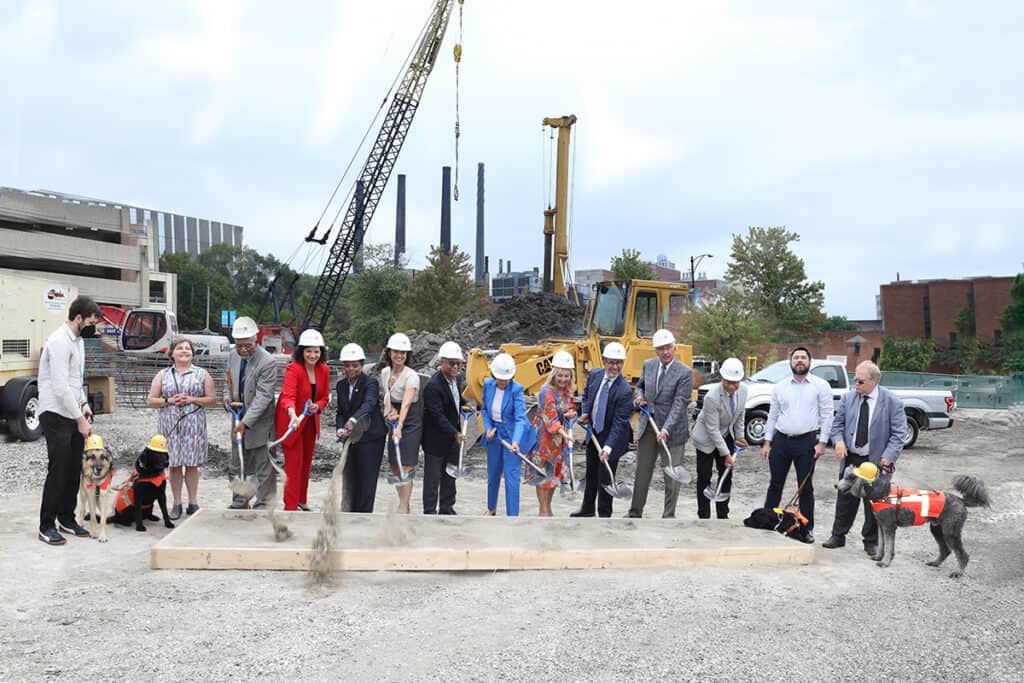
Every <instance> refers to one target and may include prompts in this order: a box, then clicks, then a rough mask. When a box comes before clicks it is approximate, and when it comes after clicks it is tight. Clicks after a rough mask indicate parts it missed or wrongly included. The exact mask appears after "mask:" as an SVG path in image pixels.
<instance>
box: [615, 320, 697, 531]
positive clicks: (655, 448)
mask: <svg viewBox="0 0 1024 683" xmlns="http://www.w3.org/2000/svg"><path fill="white" fill-rule="evenodd" d="M652 341H653V344H654V352H655V353H656V354H657V357H656V358H650V359H648V360H645V361H644V365H643V371H642V372H641V373H640V381H638V382H637V385H636V391H635V395H634V402H635V403H636V405H639V406H648V407H649V408H650V410H651V415H653V417H654V421H655V422H657V423H658V427H659V428H660V429H661V431H660V432H658V433H655V432H654V429H653V428H651V426H650V424H648V421H647V420H646V419H642V420H640V437H639V439H637V443H636V481H635V482H634V484H633V500H632V501H631V502H630V506H629V512H628V513H627V515H626V516H627V517H643V514H644V506H645V505H646V504H647V490H648V489H649V488H650V486H651V477H652V476H653V475H654V463H655V462H656V461H658V460H661V461H662V463H663V466H664V465H665V464H671V465H679V464H681V463H682V461H683V447H684V446H685V445H686V439H687V438H689V436H690V424H689V420H688V418H687V415H686V407H687V406H688V405H689V404H690V395H691V394H692V393H693V371H692V370H690V368H688V367H686V365H685V364H684V363H682V362H680V361H679V360H677V359H676V338H675V336H673V334H672V333H671V332H669V331H668V330H658V331H657V332H655V333H654V339H653V340H652ZM662 443H666V444H667V445H668V449H669V452H670V453H671V454H672V462H671V463H667V462H665V461H666V460H667V456H666V455H665V449H664V448H663V447H662V445H661V444H662ZM663 476H664V479H665V507H664V510H663V512H662V515H661V516H662V517H664V518H669V517H675V516H676V501H677V500H678V498H679V484H678V482H676V481H675V480H674V479H672V478H671V477H669V476H668V475H667V474H663Z"/></svg>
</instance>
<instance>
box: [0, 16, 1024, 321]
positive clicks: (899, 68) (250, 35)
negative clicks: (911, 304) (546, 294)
mask: <svg viewBox="0 0 1024 683" xmlns="http://www.w3.org/2000/svg"><path fill="white" fill-rule="evenodd" d="M432 4H433V3H432V1H431V0H376V1H374V2H366V1H365V0H363V1H358V2H357V1H347V0H346V1H335V2H319V3H317V2H305V1H304V2H301V3H281V2H228V1H224V0H218V1H217V2H198V1H197V2H184V1H182V2H165V3H136V2H123V3H121V2H103V1H99V2H90V3H71V2H48V1H47V0H26V1H25V2H19V1H18V0H13V1H12V0H6V1H5V2H2V3H0V69H2V72H3V81H2V82H3V98H2V102H0V130H2V131H3V133H2V135H0V185H8V186H13V187H17V188H22V189H42V188H46V189H51V190H56V191H60V192H67V193H72V194H80V195H87V196H93V197H99V198H104V199H108V200H115V201H123V202H126V203H132V204H138V205H142V206H146V207H151V208H155V209H159V210H165V211H174V212H179V213H185V214H189V215H194V216H201V217H206V218H211V219H214V220H221V221H225V222H229V223H237V224H242V225H244V226H245V227H246V241H247V243H248V244H249V245H250V246H252V247H254V248H256V249H258V250H259V251H261V252H273V253H274V254H275V255H277V256H278V257H279V258H282V259H287V258H289V257H290V256H292V255H293V254H294V261H293V265H295V266H300V265H302V264H303V263H306V264H308V265H307V268H309V269H311V270H314V271H317V272H318V265H317V264H319V263H320V262H321V260H322V258H323V254H322V253H308V252H307V250H306V249H305V248H300V247H301V243H302V237H303V236H304V235H305V234H306V233H307V232H308V230H309V228H310V226H311V225H312V224H313V223H314V222H315V221H316V219H317V217H318V216H319V214H320V212H321V210H322V209H323V207H324V204H325V203H326V201H327V198H328V197H329V196H330V193H331V190H332V189H333V187H334V185H335V183H336V182H337V181H338V179H339V178H340V177H341V175H342V172H343V171H344V168H345V166H346V164H347V163H348V161H349V159H350V158H351V157H352V155H353V153H354V152H355V150H356V147H357V145H358V142H359V140H360V139H361V137H362V135H363V133H364V132H365V130H366V128H367V126H368V125H369V123H370V121H371V120H372V118H373V117H374V115H375V113H376V110H377V107H378V105H379V104H380V101H381V98H382V97H383V96H384V94H385V92H386V91H387V88H388V86H389V84H390V83H391V81H392V79H393V78H394V76H395V74H396V73H397V72H398V71H399V70H400V67H401V64H402V60H403V59H404V57H405V55H406V53H407V52H408V50H409V48H410V47H411V45H412V43H413V40H414V36H415V35H416V33H417V31H418V30H419V26H420V25H421V23H422V21H423V18H424V17H425V16H426V14H427V13H428V12H429V10H430V6H431V5H432ZM628 7H629V5H628V3H622V2H619V1H614V2H613V1H612V0H562V1H561V2H548V1H545V0H514V1H513V0H467V1H466V4H465V10H464V21H463V28H462V32H463V38H462V42H463V44H464V55H463V62H462V72H461V86H462V87H461V101H460V110H461V130H462V147H461V152H460V160H461V165H460V189H461V201H459V202H458V203H457V204H456V205H455V208H454V210H453V221H454V227H453V232H454V240H455V242H456V243H458V244H460V246H462V247H463V248H464V249H466V250H467V251H469V252H470V253H472V252H473V232H474V225H475V194H476V190H475V173H476V164H477V163H478V162H484V163H485V164H486V168H487V195H486V197H487V218H486V220H487V226H488V234H487V249H486V251H487V253H488V255H489V256H490V258H491V261H492V270H496V267H495V265H494V264H496V262H497V260H498V259H499V258H503V259H512V262H513V267H514V268H515V269H516V270H520V269H526V268H528V267H532V266H534V265H539V263H540V259H541V255H542V253H543V251H542V250H543V241H542V231H541V229H542V225H543V209H544V205H545V203H546V201H547V197H548V190H547V188H546V186H545V179H546V178H547V177H548V173H549V171H548V169H547V159H548V154H549V150H550V143H549V140H548V135H547V134H546V133H544V132H543V131H542V127H541V119H542V118H543V117H545V116H558V115H562V114H569V113H572V114H575V115H576V116H577V117H578V118H579V123H578V124H577V126H576V129H575V134H576V147H575V162H576V167H575V173H574V193H573V219H572V226H573V236H572V238H573V250H572V255H571V260H572V266H573V267H574V268H596V267H604V266H606V264H607V263H608V260H609V258H610V257H611V256H612V255H613V254H617V253H619V252H620V250H621V249H623V248H626V247H629V248H636V249H639V250H640V251H641V252H642V254H643V256H644V257H645V258H649V259H654V258H655V256H656V255H657V254H659V253H665V254H667V255H668V256H669V258H671V259H672V260H674V261H675V262H676V263H677V264H680V265H681V264H683V263H684V262H687V261H688V259H689V257H690V255H695V254H702V253H711V254H713V255H714V258H713V259H710V260H706V261H705V262H704V263H703V264H702V266H701V270H706V271H707V272H708V274H709V276H711V277H716V276H720V275H721V274H722V273H723V272H724V270H725V266H726V264H727V262H728V254H729V249H730V245H731V236H732V235H733V234H737V233H744V232H745V231H746V227H747V226H748V225H762V226H770V225H786V226H788V228H789V229H790V230H793V231H795V232H797V233H799V234H800V235H801V240H800V242H799V243H798V244H796V245H795V250H796V252H797V253H798V254H799V255H800V256H801V257H803V258H804V259H805V262H806V266H807V271H808V274H809V276H810V277H812V278H814V279H821V280H824V281H825V283H826V288H825V298H826V309H827V311H828V313H829V314H832V315H846V316H848V317H850V318H872V317H874V316H875V303H874V302H875V295H876V294H877V293H878V285H880V284H882V283H885V282H889V281H891V280H894V279H896V274H897V272H898V273H899V274H900V277H901V278H903V279H918V278H939V277H964V276H972V275H1010V274H1013V273H1016V272H1019V271H1020V270H1021V269H1022V268H1024V264H1022V261H1024V229H1022V223H1024V220H1022V218H1024V191H1022V190H1021V188H1022V187H1024V163H1022V159H1024V154H1022V153H1024V87H1022V86H1024V82H1022V81H1024V77H1022V74H1024V70H1022V69H1021V64H1024V44H1022V41H1020V40H1019V36H1020V26H1021V25H1022V23H1024V6H1022V5H1020V4H1019V3H1015V2H1010V1H1008V0H1007V1H1005V2H997V1H986V0H979V1H978V2H966V1H965V2H959V3H950V2H941V1H935V2H925V1H924V0H921V1H919V2H918V1H909V2H867V3H863V2H856V3H854V2H850V3H840V2H829V3H806V2H772V3H759V2H686V1H681V0H672V1H669V0H663V1H657V0H650V1H648V2H643V3H637V4H636V5H635V7H636V9H629V8H628ZM458 31H459V25H458V14H457V12H456V13H455V14H453V20H452V23H451V25H450V27H449V31H448V36H447V39H446V44H445V47H444V50H443V52H442V59H441V60H440V62H439V65H438V67H437V68H436V69H435V71H434V74H433V76H432V78H431V81H430V83H429V84H428V86H427V91H426V95H425V97H424V100H423V102H422V105H421V107H420V111H419V114H418V115H417V118H416V120H415V122H414V124H413V126H412V129H411V131H410V134H409V137H408V140H407V142H406V145H405V148H404V150H403V152H402V155H401V157H400V158H399V161H398V166H397V172H399V173H405V174H407V176H408V225H409V235H408V245H409V255H410V260H411V263H412V265H413V266H420V265H422V263H423V258H424V255H425V254H426V253H427V252H428V250H429V245H430V244H433V243H436V242H437V241H438V231H439V228H438V225H439V197H440V175H441V172H440V168H441V166H442V165H446V164H448V165H452V164H454V161H455V155H454V136H453V128H454V120H455V70H454V64H453V60H452V58H451V46H452V44H453V43H454V42H455V40H456V38H457V35H458ZM1015 65H1016V66H1015ZM361 162H362V158H361V157H360V159H359V162H358V163H360V164H361ZM393 226H394V180H392V183H391V185H390V186H389V188H388V190H387V191H386V194H385V199H384V201H383V202H382V203H381V206H380V208H379V209H378V211H377V214H376V217H375V219H374V222H373V224H372V226H371V235H370V240H371V241H374V242H390V241H391V240H392V234H393ZM321 251H322V250H321Z"/></svg>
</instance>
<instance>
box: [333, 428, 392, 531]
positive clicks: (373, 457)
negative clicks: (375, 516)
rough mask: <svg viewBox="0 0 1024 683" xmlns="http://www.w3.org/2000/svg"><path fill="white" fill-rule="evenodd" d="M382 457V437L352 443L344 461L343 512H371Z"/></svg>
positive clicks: (375, 497) (375, 496) (375, 495)
mask: <svg viewBox="0 0 1024 683" xmlns="http://www.w3.org/2000/svg"><path fill="white" fill-rule="evenodd" d="M383 459H384V437H381V438H379V439H372V440H370V441H366V440H365V439H361V440H360V441H359V443H355V444H352V445H351V446H349V449H348V460H347V461H346V462H345V472H344V473H343V475H342V481H343V482H344V484H343V486H344V490H345V499H346V501H348V502H347V504H346V505H345V507H346V508H347V509H346V510H345V512H373V502H374V501H375V500H376V499H377V481H378V480H379V479H380V463H381V461H382V460H383Z"/></svg>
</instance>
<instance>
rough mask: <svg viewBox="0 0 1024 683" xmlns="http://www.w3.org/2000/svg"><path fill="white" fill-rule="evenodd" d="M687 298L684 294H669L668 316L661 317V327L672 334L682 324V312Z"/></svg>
mask: <svg viewBox="0 0 1024 683" xmlns="http://www.w3.org/2000/svg"><path fill="white" fill-rule="evenodd" d="M687 302H688V298H687V296H686V295H685V294H671V295H669V297H668V314H667V315H665V316H663V317H662V320H661V326H662V327H664V328H665V329H667V330H672V332H673V333H675V332H676V331H678V330H679V328H680V327H681V326H682V324H683V312H684V311H685V310H686V304H687Z"/></svg>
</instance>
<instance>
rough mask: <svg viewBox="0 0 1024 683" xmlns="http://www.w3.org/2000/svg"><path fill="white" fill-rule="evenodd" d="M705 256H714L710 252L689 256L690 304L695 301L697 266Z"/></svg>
mask: <svg viewBox="0 0 1024 683" xmlns="http://www.w3.org/2000/svg"><path fill="white" fill-rule="evenodd" d="M706 258H714V256H712V255H711V254H701V255H700V256H691V257H690V305H691V306H693V305H695V304H696V303H697V266H698V265H700V262H701V261H703V260H704V259H706Z"/></svg>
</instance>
